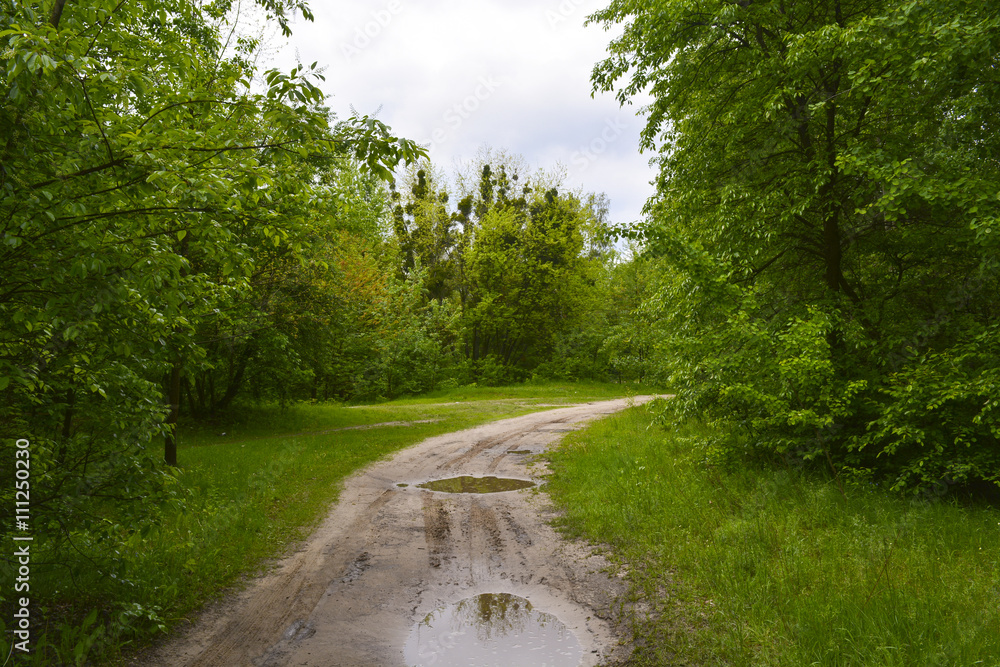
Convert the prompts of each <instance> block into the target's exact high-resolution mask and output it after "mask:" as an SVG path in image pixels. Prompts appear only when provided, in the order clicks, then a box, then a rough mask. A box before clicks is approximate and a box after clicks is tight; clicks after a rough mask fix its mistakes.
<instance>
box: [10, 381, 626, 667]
mask: <svg viewBox="0 0 1000 667" xmlns="http://www.w3.org/2000/svg"><path fill="white" fill-rule="evenodd" d="M625 394H626V389H625V388H624V387H620V386H618V385H574V384H555V383H552V384H546V385H534V386H532V387H531V388H530V389H528V390H526V389H525V388H524V387H509V388H502V387H501V388H468V389H466V388H462V389H457V390H451V391H449V392H438V393H436V394H435V395H434V396H433V400H431V399H427V398H417V399H408V400H401V401H394V402H388V403H383V404H379V405H371V406H343V405H331V404H298V405H293V406H291V407H289V408H288V409H286V410H280V409H278V408H277V407H274V406H263V407H252V408H248V407H243V408H240V409H237V410H234V411H232V412H231V413H229V414H227V415H226V416H225V417H224V418H220V419H218V420H215V421H212V422H192V423H186V424H182V428H181V431H180V433H179V438H178V440H179V447H178V462H179V468H178V470H177V472H176V475H175V476H174V482H173V484H172V487H173V494H172V495H173V498H172V499H169V498H168V499H167V500H166V501H165V502H164V504H163V505H162V507H161V509H160V510H159V512H158V515H157V517H156V519H157V521H156V523H155V524H154V525H145V526H141V527H140V526H135V525H132V524H131V523H130V521H129V518H128V517H121V516H114V515H112V514H109V515H108V516H106V517H104V521H105V522H106V523H107V526H106V527H105V528H104V529H103V530H99V531H97V532H94V530H93V528H90V529H83V530H80V531H79V532H78V533H77V534H76V535H75V539H77V540H78V542H79V544H80V546H81V547H83V548H84V549H85V550H86V552H87V553H89V554H90V555H91V556H89V557H92V556H93V555H94V554H96V555H97V560H98V561H103V562H105V563H114V566H113V567H111V568H109V567H106V566H103V567H101V566H96V565H95V566H94V567H88V566H87V563H86V562H83V561H81V563H77V564H75V566H74V567H68V566H65V565H66V564H63V565H64V566H63V567H55V568H47V569H44V576H43V574H42V569H39V573H38V575H37V576H35V577H34V578H33V580H32V598H33V599H35V600H47V601H48V603H47V606H46V613H44V616H45V617H46V618H47V620H48V622H49V623H50V624H49V625H48V626H47V627H46V626H39V625H36V626H35V635H34V638H35V640H34V642H37V643H34V642H33V643H34V647H35V651H34V653H33V654H32V655H30V656H21V657H22V660H21V661H19V662H18V664H36V665H43V664H69V665H72V664H77V665H82V664H129V663H130V661H132V660H134V659H135V656H136V655H137V653H138V651H140V650H141V649H142V648H143V647H145V646H147V645H148V644H149V643H150V642H151V641H153V640H154V639H156V638H157V637H162V636H163V634H164V632H166V631H168V630H170V629H172V628H176V627H178V626H180V625H182V624H183V623H184V622H186V621H187V620H188V619H190V618H191V617H192V615H193V613H194V612H195V611H197V610H198V609H199V608H201V607H202V606H203V605H204V604H205V603H206V602H208V601H211V600H212V599H214V598H216V597H218V596H219V595H220V594H222V593H224V592H225V591H227V590H231V589H233V588H234V587H238V586H239V585H240V584H241V583H242V582H246V581H248V580H249V579H250V578H251V577H252V576H254V575H256V574H259V573H261V572H262V571H264V570H266V568H267V567H268V564H269V563H271V562H273V559H274V558H276V557H278V556H280V555H282V554H283V553H284V552H286V551H287V550H288V548H289V547H290V545H292V544H294V543H295V542H297V541H300V540H301V539H303V538H305V537H306V536H308V534H309V533H310V532H311V530H312V529H313V528H314V527H315V525H316V524H317V523H318V522H319V521H320V520H321V519H322V518H323V517H324V516H325V515H326V513H327V511H328V509H329V506H330V504H331V503H333V502H334V501H335V500H336V499H337V497H338V495H339V493H340V489H341V482H342V481H343V479H344V478H345V477H347V476H348V475H350V474H351V473H353V472H354V471H356V470H358V469H359V468H362V467H364V466H365V465H367V464H369V463H371V462H373V461H376V460H378V459H380V458H382V457H384V456H387V455H389V454H391V453H393V452H396V451H398V450H400V449H403V448H405V447H407V446H409V445H412V444H415V443H417V442H419V441H421V440H423V439H425V438H428V437H431V436H434V435H438V434H442V433H447V432H451V431H457V430H461V429H465V428H470V427H472V426H476V425H478V424H482V423H485V422H489V421H493V420H496V419H502V418H506V417H513V416H518V415H522V414H527V413H529V412H535V411H538V410H543V409H546V407H544V406H549V405H553V404H555V405H560V404H570V403H576V402H586V401H589V400H598V399H604V398H613V397H616V396H618V397H620V396H624V395H625ZM426 420H433V421H426ZM385 422H403V424H401V425H395V426H390V425H384V426H379V424H384V423H385ZM359 426H360V427H369V428H360V429H359V428H356V427H359ZM98 535H101V536H102V537H98ZM82 558H83V557H81V559H82ZM4 620H6V619H4ZM2 625H3V623H2V622H0V626H2ZM0 629H2V628H0ZM8 642H9V635H7V636H5V634H4V633H0V650H2V652H3V654H4V655H5V656H6V654H7V653H8V651H9V649H10V645H9V643H8ZM24 658H26V659H24Z"/></svg>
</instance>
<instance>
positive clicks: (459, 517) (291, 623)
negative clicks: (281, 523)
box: [146, 397, 648, 667]
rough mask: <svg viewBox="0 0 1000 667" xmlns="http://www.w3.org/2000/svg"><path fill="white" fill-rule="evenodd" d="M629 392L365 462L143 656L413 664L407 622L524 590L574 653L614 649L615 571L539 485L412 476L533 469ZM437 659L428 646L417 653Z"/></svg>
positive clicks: (173, 666) (590, 661)
mask: <svg viewBox="0 0 1000 667" xmlns="http://www.w3.org/2000/svg"><path fill="white" fill-rule="evenodd" d="M633 400H634V402H636V403H641V402H644V401H645V400H648V399H647V397H639V398H636V399H633ZM627 404H628V401H626V400H624V399H622V400H615V401H601V402H597V403H590V404H585V405H577V406H571V407H566V408H560V409H555V410H550V411H546V412H540V413H535V414H531V415H527V416H523V417H516V418H513V419H505V420H502V421H498V422H493V423H490V424H486V425H483V426H479V427H477V428H474V429H470V430H467V431H460V432H457V433H450V434H447V435H443V436H438V437H435V438H430V439H428V440H425V441H424V442H422V443H420V444H418V445H415V446H413V447H411V448H409V449H406V450H403V451H401V452H399V453H398V454H396V455H395V456H394V457H393V458H391V459H390V460H386V461H383V462H380V463H376V464H374V465H372V466H369V467H368V468H366V469H364V470H362V471H361V472H359V473H357V474H355V475H354V476H353V477H351V478H349V479H348V480H347V481H346V482H345V488H344V490H343V492H342V494H341V496H340V500H339V501H338V502H337V503H336V504H335V505H334V506H333V507H332V509H331V511H330V514H329V515H328V517H327V518H326V519H325V520H324V521H323V523H322V524H321V525H320V526H319V528H318V529H317V530H316V532H315V533H313V535H312V537H310V538H309V540H307V541H306V542H305V543H303V544H302V545H301V547H300V548H299V550H298V551H297V552H295V553H294V554H292V555H291V556H289V557H287V558H286V559H284V560H283V561H281V562H280V563H279V564H278V566H277V567H276V568H275V569H274V570H273V571H272V572H271V573H270V574H268V575H267V576H265V577H262V578H261V579H260V580H258V581H256V582H255V583H254V584H253V585H252V586H251V587H250V588H248V589H247V590H246V591H244V592H243V593H242V594H240V595H238V596H236V597H235V598H234V599H232V600H228V601H226V602H225V603H222V604H219V605H216V606H215V607H214V608H213V609H211V610H209V611H208V612H206V613H205V614H204V615H203V618H202V619H200V621H199V622H198V623H197V624H196V625H195V626H194V627H193V628H192V629H191V630H190V631H189V632H187V633H186V634H184V635H183V636H181V637H179V638H178V639H176V640H174V641H172V642H170V643H168V644H167V645H165V646H163V647H161V648H160V649H159V650H158V651H157V653H156V654H155V655H154V656H152V657H151V658H150V659H149V661H147V662H146V664H154V665H164V666H170V667H178V666H180V665H211V666H227V667H228V666H231V665H257V666H263V665H275V666H277V665H296V666H298V665H316V666H319V665H323V666H324V667H329V666H330V665H353V666H356V665H379V666H396V665H400V666H402V665H406V664H414V658H413V657H412V651H411V654H410V655H405V656H404V646H406V645H407V642H408V640H410V639H411V638H412V636H413V632H414V627H415V625H416V624H418V623H419V622H420V621H421V619H426V618H429V617H428V614H433V613H438V612H439V610H440V609H441V608H442V607H443V606H445V605H448V604H454V603H457V602H459V601H461V600H465V599H468V598H470V597H471V596H477V595H480V594H484V593H501V594H512V595H514V596H518V598H525V599H527V600H529V601H530V604H531V606H532V607H533V608H534V609H535V610H538V611H539V612H544V613H545V614H550V615H552V616H554V617H555V618H557V619H558V620H559V621H561V622H562V623H563V624H565V626H566V629H568V631H569V632H570V633H571V635H572V636H571V637H569V640H570V641H572V640H573V637H575V641H576V642H578V645H577V644H575V643H574V644H573V647H572V650H573V651H575V653H573V655H578V656H579V657H580V661H579V663H578V664H580V665H595V664H597V663H598V662H599V661H600V660H602V659H605V658H607V657H609V656H612V655H613V654H614V652H615V651H618V652H619V653H620V652H621V651H623V650H624V649H622V648H621V647H619V646H618V637H617V636H616V635H615V633H614V630H613V628H612V627H611V626H610V624H609V622H608V621H607V620H605V619H608V618H609V617H610V610H611V608H612V605H613V604H614V603H615V599H616V597H617V596H618V595H619V594H620V593H621V592H622V589H623V584H622V583H621V581H620V580H618V579H615V578H613V577H609V576H608V575H607V574H605V573H603V572H602V568H605V567H606V565H607V563H605V562H604V560H603V559H602V558H601V557H599V556H596V555H593V554H592V553H591V550H589V549H587V548H585V547H584V546H582V545H579V544H574V543H570V542H567V541H565V540H563V539H561V538H560V537H559V535H557V534H556V533H555V531H554V530H553V529H552V528H551V526H550V525H549V524H548V521H549V520H550V519H551V518H552V517H553V509H552V508H551V506H550V504H549V501H548V497H547V496H546V495H545V494H544V493H538V492H537V491H535V490H533V489H526V490H520V491H508V492H503V493H490V494H455V493H440V492H436V491H429V490H425V489H421V488H418V487H417V485H418V484H420V483H423V482H427V481H429V480H435V479H441V478H449V477H455V476H461V475H472V476H476V477H482V476H486V475H495V476H498V477H513V478H519V479H532V478H534V479H536V480H537V479H538V476H539V475H540V474H541V473H542V472H543V471H542V470H541V469H539V468H537V467H536V468H533V469H529V467H528V465H527V463H528V460H529V459H530V458H531V454H535V453H538V452H541V451H542V450H544V449H545V448H546V447H547V446H548V445H549V444H551V443H553V442H554V441H556V440H557V439H558V438H559V437H561V436H562V435H563V434H564V433H565V432H566V431H569V430H573V429H575V428H578V427H579V426H581V425H582V424H584V423H585V422H587V421H589V420H591V419H594V418H597V417H601V416H604V415H607V414H610V413H612V412H615V411H618V410H621V409H623V408H625V407H626V405H627ZM404 485H405V486H404ZM510 599H517V598H510ZM545 618H549V617H548V616H545ZM411 647H412V642H411ZM421 651H423V653H422V655H425V654H426V648H423V649H421ZM575 659H576V658H573V660H575ZM443 662H446V660H444V659H443V658H440V657H439V656H434V655H430V656H429V657H427V658H426V661H425V664H434V663H436V664H442V663H443ZM550 664H551V663H550Z"/></svg>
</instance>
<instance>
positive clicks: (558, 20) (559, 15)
mask: <svg viewBox="0 0 1000 667" xmlns="http://www.w3.org/2000/svg"><path fill="white" fill-rule="evenodd" d="M583 2H584V0H562V2H560V3H559V5H558V6H557V7H556V8H555V9H546V10H545V20H546V21H548V22H549V27H550V28H552V29H553V30H555V29H556V28H557V27H559V26H560V25H562V24H564V23H566V22H567V21H569V18H570V17H571V16H572V15H573V14H575V13H576V10H578V9H579V8H580V5H582V4H583Z"/></svg>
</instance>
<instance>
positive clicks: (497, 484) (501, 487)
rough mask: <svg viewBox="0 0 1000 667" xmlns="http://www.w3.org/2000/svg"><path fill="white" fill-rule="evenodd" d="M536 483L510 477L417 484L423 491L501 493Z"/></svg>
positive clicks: (448, 480)
mask: <svg viewBox="0 0 1000 667" xmlns="http://www.w3.org/2000/svg"><path fill="white" fill-rule="evenodd" d="M534 485H535V483H534V482H531V481H528V480H526V479H513V478H510V477H470V476H469V475H462V476H461V477H449V478H447V479H436V480H434V481H432V482H424V483H423V484H417V486H418V487H419V488H421V489H429V490H431V491H443V492H444V493H500V492H501V491H516V490H518V489H527V488H528V487H529V486H534Z"/></svg>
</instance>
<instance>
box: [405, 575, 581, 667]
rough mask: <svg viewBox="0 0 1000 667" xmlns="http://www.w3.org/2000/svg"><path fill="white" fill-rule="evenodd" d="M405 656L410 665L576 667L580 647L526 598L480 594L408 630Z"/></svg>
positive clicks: (568, 631)
mask: <svg viewBox="0 0 1000 667" xmlns="http://www.w3.org/2000/svg"><path fill="white" fill-rule="evenodd" d="M403 655H404V657H405V659H406V664H407V665H409V666H411V667H423V666H425V665H434V666H435V667H449V666H451V665H455V666H457V665H476V666H477V667H493V666H496V667H507V666H509V665H523V666H524V667H531V666H532V665H534V666H536V667H538V666H541V665H545V666H546V667H575V666H576V665H579V664H580V659H581V658H582V657H583V648H582V647H581V646H580V642H579V641H578V640H577V638H576V636H575V635H574V634H573V633H572V632H570V630H569V629H568V628H567V627H566V626H565V625H564V624H563V623H562V621H560V620H559V619H558V618H556V617H555V616H553V615H552V614H547V613H545V612H542V611H538V610H537V609H535V608H533V607H532V606H531V602H529V601H528V600H526V599H525V598H522V597H518V596H516V595H510V594H508V593H484V594H482V595H477V596H475V597H471V598H466V599H464V600H462V601H460V602H457V603H455V604H450V605H447V606H444V607H439V608H438V609H435V610H434V611H432V612H431V613H430V614H428V615H427V616H426V617H425V618H424V619H423V620H421V621H420V622H419V623H417V624H416V625H415V626H414V627H413V630H411V631H410V638H409V639H408V640H407V641H406V646H405V647H404V648H403Z"/></svg>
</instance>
